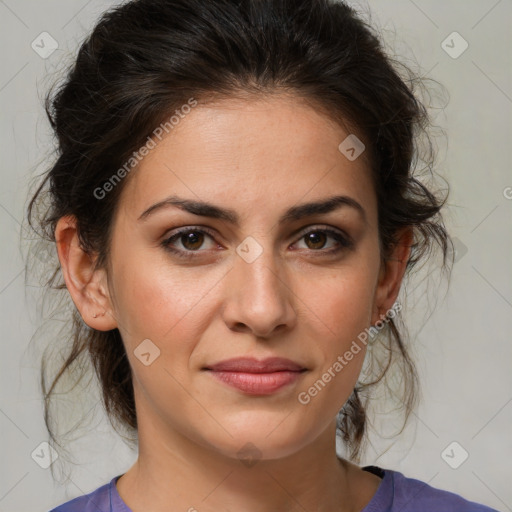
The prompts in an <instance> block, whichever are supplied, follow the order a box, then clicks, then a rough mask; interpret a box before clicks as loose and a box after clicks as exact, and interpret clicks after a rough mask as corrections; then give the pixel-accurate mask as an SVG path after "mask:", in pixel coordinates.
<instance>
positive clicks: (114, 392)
mask: <svg viewBox="0 0 512 512" xmlns="http://www.w3.org/2000/svg"><path fill="white" fill-rule="evenodd" d="M47 110H48V114H49V116H50V120H51V123H52V126H53V128H54V130H55V133H56V135H57V137H58V141H59V158H58V160H57V161H56V163H55V165H54V166H53V167H52V168H51V170H50V171H49V173H48V176H47V177H46V179H45V181H44V182H43V183H42V184H41V187H40V189H39V190H38V192H37V193H36V195H35V196H34V198H33V200H32V202H31V204H30V207H29V212H28V215H29V218H30V217H32V216H33V212H34V210H33V207H34V205H35V204H36V203H37V201H38V200H39V195H40V194H41V192H42V191H43V190H44V189H45V187H46V186H49V189H48V190H49V194H50V196H49V197H50V207H49V209H48V211H47V212H45V214H44V215H43V216H42V217H41V218H40V219H39V222H40V223H41V226H42V227H43V228H44V229H46V232H47V233H48V235H49V237H50V239H51V240H52V241H54V242H55V243H56V245H57V250H58V257H59V262H60V266H61V270H62V278H63V282H62V283H61V284H63V285H65V287H66V288H67V291H68V292H69V294H70V296H71V298H72V300H73V302H74V305H75V306H76V311H77V313H78V314H76V313H75V314H74V316H73V322H74V323H73V332H72V347H71V348H70V351H69V356H68V358H67V360H66V361H65V362H64V364H63V367H62V368H61V370H62V371H60V372H59V373H58V375H57V376H55V378H54V380H53V381H52V382H51V386H50V387H49V389H48V387H47V385H46V381H44V382H45V385H44V388H43V391H44V393H45V399H46V408H47V409H46V416H45V418H46V421H47V425H48V427H49V431H50V435H52V438H53V431H52V428H51V425H50V423H51V415H50V414H49V405H50V399H51V398H52V394H53V393H54V392H55V389H56V388H55V386H56V385H57V383H58V381H59V379H60V377H61V376H62V375H64V374H65V373H66V372H67V371H69V370H70V369H71V368H72V367H73V366H74V365H76V363H77V361H79V360H80V356H81V355H83V354H86V355H87V354H88V355H89V356H90V358H91V361H92V362H93V364H94V367H95V370H96V372H97V375H98V378H99V382H100V384H101V388H102V392H103V398H104V403H105V406H106V410H107V412H108V414H109V415H110V418H111V419H112V421H116V422H118V423H119V424H121V425H122V426H124V427H126V428H128V429H131V430H132V431H133V432H135V433H136V436H137V442H138V459H137V461H136V462H135V464H134V465H133V466H132V467H131V468H130V469H128V470H127V471H126V472H125V473H123V474H122V475H117V476H115V477H114V478H113V479H112V480H111V481H110V483H106V484H105V485H103V486H102V487H100V488H98V489H96V490H95V491H94V492H92V493H90V494H88V495H85V496H80V497H77V498H75V499H74V500H71V501H69V502H67V503H65V504H63V505H61V506H59V507H57V508H55V509H54V512H78V511H81V512H84V511H87V512H93V511H95V512H96V511H102V512H107V511H110V512H120V511H133V512H143V511H144V512H145V511H151V512H153V511H154V512H159V511H164V510H165V511H166V512H169V511H182V510H188V511H195V510H198V511H201V512H202V511H216V512H218V511H228V510H244V511H247V512H254V511H269V510H280V511H285V510H286V511H292V510H293V511H295V510H315V511H318V512H320V511H329V512H332V511H339V512H345V511H364V512H370V511H399V510H414V511H420V510H429V511H434V510H451V511H475V512H476V511H490V510H492V509H490V508H488V507H485V506H484V505H478V504H476V503H473V502H469V501H467V500H465V499H464V498H462V497H460V496H457V495H455V494H453V493H451V492H448V491H444V490H440V489H437V488H434V487H431V486H429V485H428V484H426V483H424V482H420V481H418V480H415V479H412V478H408V477H406V476H404V475H403V474H401V473H399V472H397V471H393V470H391V469H383V468H379V467H376V466H366V467H363V468H361V467H359V466H358V465H357V464H356V463H355V462H354V461H357V460H358V456H359V453H360V450H361V447H362V442H363V441H364V436H365V431H366V410H365V404H366V401H367V399H368V397H369V394H368V395H367V396H365V393H363V392H367V391H369V390H371V388H372V386H373V385H375V384H376V383H377V382H378V381H379V380H381V379H382V378H383V376H384V374H386V373H387V372H388V370H389V371H391V370H390V368H392V367H391V366H390V364H391V361H392V359H393V356H397V357H399V359H400V361H401V363H402V366H401V367H402V371H403V375H402V378H403V379H404V382H405V385H404V397H403V403H404V404H405V409H406V412H407V415H408V414H409V413H410V412H411V410H412V409H413V406H414V404H415V401H416V387H417V386H416V378H417V377H416V372H415V367H414V364H413V362H412V361H411V360H410V358H409V355H408V352H407V349H406V345H405V343H404V340H403V336H402V334H401V333H400V330H399V328H398V323H397V322H396V321H395V318H398V317H399V312H400V309H401V304H400V302H399V301H397V297H398V293H399V291H400V286H401V283H402V281H403V278H404V276H405V275H406V273H407V272H409V271H410V270H411V268H413V267H414V265H415V264H416V263H417V262H419V261H421V260H424V259H425V258H426V257H427V255H428V254H430V252H431V249H433V248H434V246H435V245H438V246H439V247H440V249H441V252H442V254H443V261H444V264H445V265H446V266H447V265H448V261H447V256H448V253H449V251H448V247H449V237H448V235H447V233H446V231H445V228H444V225H443V222H442V218H441V215H440V210H441V207H442V205H443V203H444V199H440V198H438V197H437V196H436V195H435V194H434V193H433V192H432V191H431V190H429V189H428V188H427V187H426V186H425V185H424V184H422V183H421V182H420V181H419V180H418V179H417V178H416V177H415V176H414V173H413V171H414V169H413V167H414V166H413V161H414V159H415V156H416V150H417V140H418V139H417V137H418V136H419V135H420V133H421V129H423V128H425V127H426V125H427V124H428V115H427V112H426V110H425V108H424V107H423V105H422V104H421V103H420V102H419V101H418V100H417V99H416V98H415V96H414V94H413V91H412V90H411V89H410V88H409V87H408V86H407V85H406V83H405V81H404V79H403V78H401V77H400V75H399V73H398V72H397V70H396V69H394V67H393V66H392V65H391V62H390V60H389V59H388V58H387V57H386V56H385V54H384V52H383V51H382V48H381V44H380V42H379V40H378V37H377V36H376V35H375V34H374V33H373V32H372V30H371V28H370V27H368V26H367V25H366V24H365V23H364V22H363V21H361V20H360V19H359V18H358V17H357V15H356V13H355V12H354V11H353V10H352V9H351V8H350V7H348V6H347V5H345V4H343V3H334V2H330V1H328V0H313V1H311V0H301V1H291V0H257V1H254V0H252V1H249V0H244V1H236V2H235V1H232V0H211V1H208V2H204V1H199V0H167V1H166V0H138V1H132V2H128V3H125V4H124V5H122V6H120V7H117V8H115V9H113V10H112V11H110V12H108V13H106V14H105V15H104V16H103V17H102V19H101V20H100V21H99V23H98V24H97V26H96V27H95V28H94V30H93V32H92V34H91V35H90V37H89V38H88V39H87V41H86V42H85V43H84V44H83V45H82V46H81V48H80V51H79V54H78V57H77V59H76V64H75V66H74V67H73V69H72V70H71V71H70V73H69V76H68V77H67V80H66V82H65V83H64V84H63V85H62V87H61V88H60V89H59V90H58V92H57V93H56V94H55V95H54V96H53V97H50V99H49V101H48V107H47ZM56 276H57V274H56V275H55V276H54V278H56ZM382 337H387V340H388V343H389V351H388V359H387V360H385V361H384V362H382V361H381V365H380V366H379V365H378V364H376V365H373V366H372V368H373V369H374V370H375V368H377V370H380V375H377V376H376V378H375V379H374V380H373V381H371V380H370V381H365V382H363V379H361V380H360V377H361V375H362V373H364V371H363V363H364V361H365V357H366V355H367V352H368V357H370V355H371V352H372V347H373V346H376V345H377V344H376V343H375V339H376V338H379V339H380V338H382ZM375 350H376V349H375ZM377 374H379V372H377ZM337 433H340V434H341V439H342V441H343V442H344V444H345V446H346V447H347V449H348V450H349V451H350V456H348V457H346V458H342V457H339V456H338V455H337V454H336V450H335V446H336V445H335V441H336V434H337Z"/></svg>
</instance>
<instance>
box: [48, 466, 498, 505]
mask: <svg viewBox="0 0 512 512" xmlns="http://www.w3.org/2000/svg"><path fill="white" fill-rule="evenodd" d="M362 469H364V470H365V471H370V472H371V473H374V474H376V475H377V476H380V477H381V478H382V477H383V478H382V482H381V484H380V486H379V488H378V489H377V492H376V493H375V494H374V496H373V498H372V500H371V501H370V503H368V505H366V507H364V509H363V510H362V511H361V512H498V511H497V510H495V509H493V508H490V507H486V506H485V505H479V504H478V503H475V502H473V501H468V500H465V499H464V498H462V497H461V496H459V495H457V494H454V493H452V492H448V491H443V490H440V489H437V488H434V487H431V486H430V485H428V484H427V483H425V482H422V481H420V480H416V479H414V478H408V477H406V476H404V475H403V474H402V473H400V472H399V471H392V470H391V469H386V470H383V469H381V468H379V467H376V466H366V467H364V468H362ZM120 477H121V475H118V476H115V477H114V478H112V480H111V481H110V483H108V484H105V485H103V486H101V487H99V488H98V489H96V490H95V491H93V492H91V493H89V494H86V495H84V496H79V497H78V498H75V499H73V500H71V501H68V502H66V503H64V504H62V505H60V506H58V507H57V508H54V509H53V510H51V511H50V512H132V510H131V509H130V508H128V506H127V505H126V503H124V502H123V500H122V499H121V496H119V493H118V492H117V487H116V482H117V479H118V478H120Z"/></svg>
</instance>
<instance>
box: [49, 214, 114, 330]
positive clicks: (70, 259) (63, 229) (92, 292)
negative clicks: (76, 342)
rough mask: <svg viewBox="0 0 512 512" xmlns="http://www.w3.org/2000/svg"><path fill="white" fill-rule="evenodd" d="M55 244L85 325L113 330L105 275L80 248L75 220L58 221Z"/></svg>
mask: <svg viewBox="0 0 512 512" xmlns="http://www.w3.org/2000/svg"><path fill="white" fill-rule="evenodd" d="M55 240H56V243H57V253H58V255H59V261H60V265H61V269H62V274H63V276H64V280H65V282H66V287H67V289H68V291H69V293H70V295H71V298H72V299H73V302H74V303H75V306H76V307H77V309H78V311H79V312H80V315H81V316H82V319H83V320H84V322H85V323H86V324H87V325H88V326H89V327H91V328H93V329H96V330H98V331H109V330H111V329H115V328H116V327H117V322H116V320H115V318H114V316H113V311H112V305H111V301H110V295H109V293H108V284H107V275H106V272H105V270H103V269H96V270H95V269H94V261H95V260H94V258H92V257H91V256H90V255H89V254H88V253H87V252H85V251H84V250H83V249H82V247H81V246H80V243H79V239H78V233H77V229H76V218H75V217H74V216H72V215H68V216H65V217H61V218H60V219H59V220H58V222H57V226H56V228H55Z"/></svg>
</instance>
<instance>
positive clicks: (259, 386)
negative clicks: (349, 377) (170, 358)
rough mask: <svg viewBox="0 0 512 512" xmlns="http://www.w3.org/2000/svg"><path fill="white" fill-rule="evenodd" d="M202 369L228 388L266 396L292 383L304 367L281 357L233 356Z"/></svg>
mask: <svg viewBox="0 0 512 512" xmlns="http://www.w3.org/2000/svg"><path fill="white" fill-rule="evenodd" d="M203 370H205V371H207V372H208V373H210V374H211V375H212V376H213V377H214V378H216V379H217V380H219V381H221V382H222V383H223V384H226V385H228V386H230V387H234V388H236V389H238V390H240V391H242V392H244V393H246V394H250V395H270V394H272V393H275V392H277V391H278V390H280V389H282V388H284V387H286V386H289V385H291V384H293V383H296V382H297V381H298V380H299V379H300V378H301V376H302V375H303V374H304V373H305V372H307V371H308V369H307V368H305V367H304V366H302V365H300V364H299V363H296V362H294V361H291V360H290V359H284V358H277V357H274V358H267V359H264V360H257V359H253V358H236V359H229V360H226V361H221V362H220V363H216V364H214V365H210V366H206V367H204V368H203Z"/></svg>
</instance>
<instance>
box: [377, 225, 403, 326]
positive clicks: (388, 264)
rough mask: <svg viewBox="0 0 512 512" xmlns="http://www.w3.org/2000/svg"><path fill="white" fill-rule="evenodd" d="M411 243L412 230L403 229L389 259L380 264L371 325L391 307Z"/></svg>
mask: <svg viewBox="0 0 512 512" xmlns="http://www.w3.org/2000/svg"><path fill="white" fill-rule="evenodd" d="M412 242H413V230H412V228H404V229H403V230H402V231H400V232H399V234H398V241H397V243H396V245H395V246H394V247H393V250H392V252H391V254H390V255H389V257H388V258H387V259H386V260H385V261H383V262H382V265H381V268H380V273H379V281H378V284H377V289H376V292H375V301H374V308H373V313H372V324H375V322H377V321H378V320H380V319H381V316H382V315H385V314H386V313H387V311H389V309H391V307H392V306H393V304H394V302H395V301H396V298H397V296H398V292H399V291H400V286H401V284H402V279H403V277H404V274H405V270H406V268H407V262H408V261H409V256H410V254H411V245H412Z"/></svg>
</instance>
